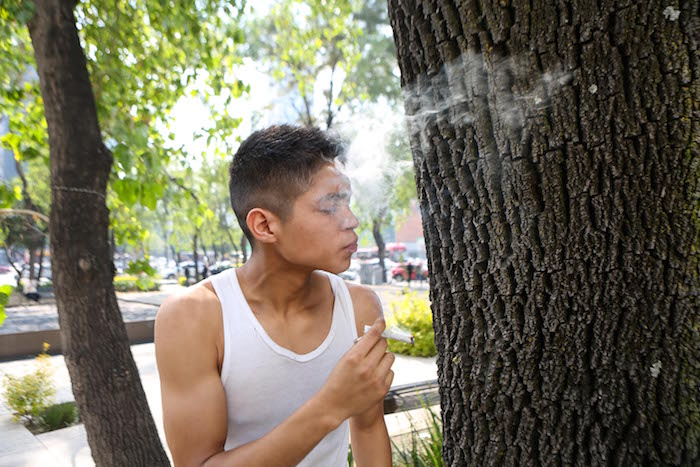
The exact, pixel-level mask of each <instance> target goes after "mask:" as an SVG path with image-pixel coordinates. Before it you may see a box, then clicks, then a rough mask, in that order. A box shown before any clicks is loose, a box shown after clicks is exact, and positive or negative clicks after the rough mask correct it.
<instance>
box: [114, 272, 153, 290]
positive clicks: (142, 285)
mask: <svg viewBox="0 0 700 467" xmlns="http://www.w3.org/2000/svg"><path fill="white" fill-rule="evenodd" d="M158 288H159V287H158V283H157V282H156V281H155V280H154V279H153V278H152V277H149V276H147V275H143V274H141V275H138V276H116V277H115V278H114V290H116V291H117V292H134V291H136V290H140V291H142V292H147V291H150V290H158Z"/></svg>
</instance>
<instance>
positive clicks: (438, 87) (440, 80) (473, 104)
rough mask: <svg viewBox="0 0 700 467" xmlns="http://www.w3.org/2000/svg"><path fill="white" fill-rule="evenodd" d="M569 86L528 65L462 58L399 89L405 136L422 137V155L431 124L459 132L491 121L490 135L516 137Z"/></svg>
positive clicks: (555, 74) (565, 79) (559, 76)
mask: <svg viewBox="0 0 700 467" xmlns="http://www.w3.org/2000/svg"><path fill="white" fill-rule="evenodd" d="M571 80H572V75H571V73H567V72H563V71H560V70H548V71H545V72H544V73H543V72H542V71H540V70H539V69H537V66H536V65H535V64H534V63H532V60H529V61H528V60H524V59H518V58H517V57H497V56H496V55H495V54H491V55H488V56H487V55H483V54H464V55H462V56H460V57H459V58H458V59H456V60H455V61H453V62H451V63H448V64H445V65H444V66H443V68H442V69H441V70H440V72H439V73H436V74H434V75H432V76H426V75H422V76H419V77H418V78H417V79H416V80H415V82H414V83H412V84H411V85H409V86H406V87H404V102H405V106H406V121H407V124H408V126H409V131H410V133H411V134H418V135H420V136H421V145H422V146H424V148H423V149H428V148H427V147H425V146H426V145H431V144H432V141H430V138H429V137H428V136H427V135H425V130H426V128H428V127H430V126H433V125H435V124H437V125H441V124H445V123H447V124H449V125H451V126H453V127H464V126H471V125H476V124H477V123H478V120H479V119H490V125H492V127H493V128H494V129H496V128H505V129H508V130H513V131H520V130H522V129H523V128H524V127H525V126H526V123H527V119H528V118H529V117H531V116H534V115H537V114H539V113H541V112H542V110H543V109H546V108H548V107H549V106H551V101H550V99H551V96H552V95H553V94H555V93H556V92H557V90H558V89H559V88H561V87H562V86H565V85H567V84H569V83H570V82H571ZM422 152H426V151H422ZM480 156H484V155H480Z"/></svg>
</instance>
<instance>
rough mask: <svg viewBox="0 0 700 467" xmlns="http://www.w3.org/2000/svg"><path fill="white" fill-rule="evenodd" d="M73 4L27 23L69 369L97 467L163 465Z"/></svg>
mask: <svg viewBox="0 0 700 467" xmlns="http://www.w3.org/2000/svg"><path fill="white" fill-rule="evenodd" d="M74 5H75V2H73V1H61V0H37V1H36V2H35V13H34V17H33V18H32V20H31V22H30V24H29V32H30V34H31V38H32V43H33V45H34V53H35V58H36V63H37V71H38V73H39V79H40V84H41V94H42V97H43V100H44V107H45V115H46V122H47V124H48V132H49V148H50V159H51V187H52V199H51V222H50V231H51V261H52V268H53V283H54V292H55V295H56V305H57V307H58V315H59V323H60V327H61V335H62V339H63V348H64V355H65V360H66V365H67V367H68V371H69V373H70V376H71V381H72V384H73V393H74V395H75V399H76V402H77V404H78V407H79V408H80V415H81V418H82V420H83V421H84V423H85V428H86V431H87V435H88V442H89V444H90V449H91V451H92V456H93V458H94V460H95V463H96V464H97V465H100V466H109V465H113V466H120V467H121V466H126V465H129V466H132V465H134V466H137V465H144V466H145V465H148V466H151V465H167V464H169V462H168V458H167V456H166V455H165V452H164V450H163V448H162V445H161V443H160V439H159V437H158V433H157V431H156V428H155V424H154V423H153V419H152V417H151V413H150V410H149V408H148V404H147V403H146V397H145V394H144V392H143V388H142V386H141V381H140V379H139V373H138V370H137V369H136V365H135V364H134V360H133V358H132V355H131V352H130V349H129V343H128V340H127V335H126V329H125V327H124V323H123V322H122V317H121V314H120V312H119V308H118V306H117V300H116V297H115V295H114V288H113V286H112V274H113V273H112V258H111V256H110V246H109V243H108V241H107V229H108V226H109V211H108V210H107V207H106V205H105V190H106V186H107V179H108V175H109V173H110V167H111V164H112V157H111V154H110V153H109V151H108V150H107V148H106V147H105V146H104V144H103V143H102V138H101V134H100V129H99V125H98V122H97V113H96V110H95V102H94V98H93V94H92V89H91V86H90V81H89V78H88V72H87V68H86V62H85V57H84V55H83V51H82V49H81V46H80V41H79V39H78V33H77V30H76V27H75V18H74V16H73V7H74Z"/></svg>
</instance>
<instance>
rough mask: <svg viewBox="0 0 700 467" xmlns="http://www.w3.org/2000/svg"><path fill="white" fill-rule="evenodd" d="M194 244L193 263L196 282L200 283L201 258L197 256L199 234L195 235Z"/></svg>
mask: <svg viewBox="0 0 700 467" xmlns="http://www.w3.org/2000/svg"><path fill="white" fill-rule="evenodd" d="M192 244H193V247H194V250H193V251H194V253H193V255H194V256H193V261H194V282H195V283H197V282H199V256H198V255H197V234H194V238H193V239H192Z"/></svg>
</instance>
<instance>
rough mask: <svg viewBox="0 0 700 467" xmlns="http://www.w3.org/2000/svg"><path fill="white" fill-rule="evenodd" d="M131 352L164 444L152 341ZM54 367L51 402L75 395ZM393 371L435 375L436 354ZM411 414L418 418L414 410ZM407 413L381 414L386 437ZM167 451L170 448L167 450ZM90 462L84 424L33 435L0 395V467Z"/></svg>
mask: <svg viewBox="0 0 700 467" xmlns="http://www.w3.org/2000/svg"><path fill="white" fill-rule="evenodd" d="M131 352H132V354H133V355H134V360H135V361H136V365H137V367H138V369H139V374H140V376H141V383H142V384H143V388H144V391H145V393H146V398H147V399H148V405H149V406H150V408H151V413H152V414H153V418H154V420H155V423H156V426H157V428H158V432H159V434H160V437H161V440H162V442H163V446H165V448H166V452H167V445H166V444H165V435H164V432H163V421H162V417H163V413H162V408H161V400H160V381H159V379H158V370H157V368H156V362H155V353H154V344H152V343H149V344H139V345H133V346H131ZM51 364H52V367H53V368H54V373H53V379H54V382H55V385H56V402H57V403H59V402H67V401H72V400H74V398H73V393H72V390H71V385H70V378H69V376H68V370H67V369H66V366H65V363H64V361H63V356H61V355H57V356H53V357H51ZM34 365H35V363H34V360H33V359H27V360H17V361H10V362H4V363H0V379H1V378H4V375H5V374H7V373H9V374H13V375H21V374H24V373H26V372H27V371H30V370H33V369H34ZM393 370H394V373H395V378H394V383H393V386H399V385H403V384H409V383H414V382H422V381H428V380H432V379H436V378H437V366H436V364H435V358H416V357H405V356H400V355H397V357H396V361H395V363H394V366H393ZM411 412H413V418H420V413H419V412H420V410H419V411H411ZM410 416H411V414H408V413H398V414H391V415H387V416H386V423H387V428H388V429H389V435H390V436H397V435H401V434H404V433H407V432H408V431H410V420H409V417H410ZM168 455H169V453H168ZM93 465H95V464H94V462H93V460H92V457H91V455H90V448H89V446H88V442H87V436H86V434H85V428H84V426H83V425H76V426H72V427H69V428H64V429H61V430H56V431H53V432H49V433H43V434H40V435H37V436H34V435H33V434H32V433H31V432H30V431H29V430H27V429H26V428H25V427H24V426H23V425H22V424H21V423H18V422H13V421H12V419H11V414H10V412H9V410H8V409H7V408H6V407H5V406H4V401H1V400H0V467H23V466H26V467H40V466H56V467H70V466H73V467H83V466H93Z"/></svg>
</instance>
